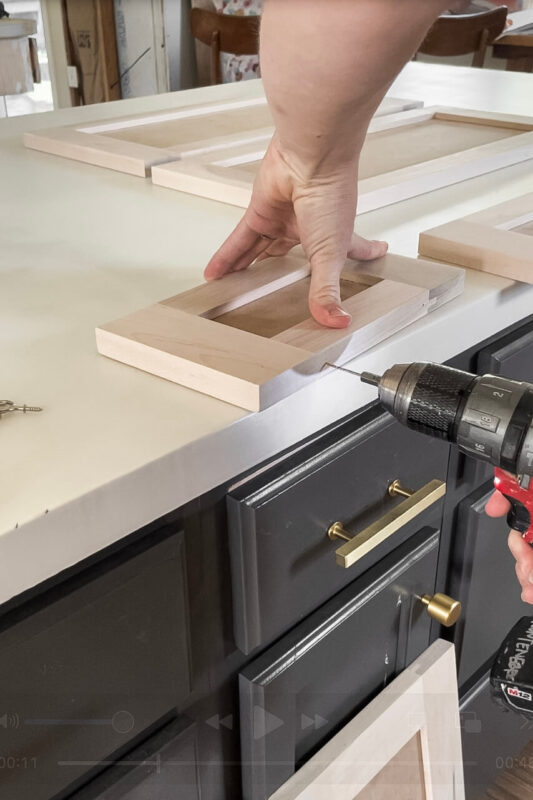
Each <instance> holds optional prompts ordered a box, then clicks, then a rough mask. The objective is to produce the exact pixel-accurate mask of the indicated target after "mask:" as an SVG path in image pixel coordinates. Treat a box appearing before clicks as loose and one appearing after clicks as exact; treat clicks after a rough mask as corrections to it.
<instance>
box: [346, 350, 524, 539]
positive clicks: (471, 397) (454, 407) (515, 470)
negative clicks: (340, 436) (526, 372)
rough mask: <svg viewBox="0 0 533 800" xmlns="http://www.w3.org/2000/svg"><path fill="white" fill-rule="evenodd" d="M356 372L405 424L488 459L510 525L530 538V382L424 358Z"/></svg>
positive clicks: (471, 454)
mask: <svg viewBox="0 0 533 800" xmlns="http://www.w3.org/2000/svg"><path fill="white" fill-rule="evenodd" d="M341 369H343V368H341ZM355 374H356V375H358V376H359V377H360V378H361V380H362V381H363V382H364V383H370V384H372V385H374V386H377V389H378V395H379V399H380V402H381V403H382V405H383V406H384V407H385V408H386V409H387V411H389V412H390V413H391V414H392V415H393V416H394V417H395V418H396V419H397V420H398V421H399V422H401V423H402V424H403V425H406V426H407V427H408V428H411V429H412V430H415V431H419V432H420V433H426V434H428V435H429V436H434V437H436V438H438V439H445V440H446V441H448V442H452V443H453V444H455V445H457V447H458V448H459V450H461V452H463V453H466V454H467V455H469V456H472V457H473V458H477V459H478V460H480V461H486V462H488V463H489V464H492V465H493V466H494V467H495V470H494V472H495V478H494V485H495V486H496V488H497V489H498V490H499V491H500V492H501V493H502V494H503V495H505V497H506V498H507V499H508V500H509V502H510V504H511V509H510V511H509V514H508V517H507V521H508V523H509V526H510V527H511V528H514V529H515V530H517V531H519V532H520V533H521V534H522V536H523V537H524V539H525V540H526V541H527V542H529V543H530V544H532V543H533V384H530V383H524V382H522V383H520V382H518V381H512V380H510V379H509V378H501V377H499V376H496V375H472V374H470V373H469V372H462V371H461V370H458V369H452V368H451V367H445V366H442V365H440V364H427V363H414V364H396V365H395V366H393V367H391V368H390V369H388V370H387V371H386V372H385V373H384V375H382V376H378V375H373V374H372V373H370V372H363V373H355Z"/></svg>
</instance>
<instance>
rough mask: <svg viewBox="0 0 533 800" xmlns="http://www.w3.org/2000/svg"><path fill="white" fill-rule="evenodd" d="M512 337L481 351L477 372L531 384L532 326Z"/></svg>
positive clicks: (532, 376)
mask: <svg viewBox="0 0 533 800" xmlns="http://www.w3.org/2000/svg"><path fill="white" fill-rule="evenodd" d="M521 330H523V329H521ZM513 337H514V338H511V339H510V340H507V339H504V340H503V341H502V342H499V343H497V344H493V345H491V346H490V347H487V348H485V349H484V350H481V352H480V354H479V358H478V372H490V373H491V374H492V375H504V376H505V377H506V378H512V379H513V380H515V381H529V382H533V324H532V325H530V326H529V330H528V329H526V330H524V331H523V333H520V332H518V334H517V333H516V332H515V333H514V334H513Z"/></svg>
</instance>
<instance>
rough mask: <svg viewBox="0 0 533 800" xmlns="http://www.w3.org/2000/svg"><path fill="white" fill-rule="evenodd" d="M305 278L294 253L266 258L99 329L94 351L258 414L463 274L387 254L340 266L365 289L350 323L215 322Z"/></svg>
mask: <svg viewBox="0 0 533 800" xmlns="http://www.w3.org/2000/svg"><path fill="white" fill-rule="evenodd" d="M309 274H310V266H309V264H308V262H307V261H306V260H305V259H303V258H300V257H298V256H295V255H289V256H284V257H283V258H273V259H269V260H268V261H267V262H262V263H260V264H258V265H257V266H255V267H252V268H249V269H248V270H245V271H242V272H239V273H233V274H231V275H228V276H226V277H225V278H224V279H223V280H220V281H214V282H211V283H207V284H204V285H202V286H199V287H196V288H195V289H192V290H190V291H189V292H185V293H182V294H179V295H176V296H175V297H171V298H169V299H167V300H164V301H162V302H160V303H156V304H155V305H152V306H150V307H148V308H145V309H142V310H140V311H137V312H135V313H133V314H130V315H129V316H127V317H124V318H122V319H119V320H116V321H115V322H111V323H109V324H107V325H103V326H101V327H99V328H97V329H96V340H97V347H98V350H99V352H100V353H101V354H103V355H106V356H108V357H110V358H113V359H115V360H117V361H122V362H124V363H127V364H130V365H131V366H134V367H137V368H138V369H142V370H144V371H147V372H150V373H152V374H155V375H158V376H160V377H163V378H166V379H168V380H172V381H174V382H176V383H180V384H181V385H183V386H187V387H189V388H192V389H196V390H198V391H201V392H204V393H206V394H210V395H212V396H214V397H217V398H219V399H222V400H226V401H227V402H230V403H233V404H235V405H238V406H241V407H243V408H246V409H249V410H251V411H259V410H261V409H263V408H266V407H268V406H270V405H272V404H273V403H275V402H277V401H278V400H280V399H282V398H283V397H286V396H288V395H289V394H292V393H293V392H294V391H296V390H297V389H299V388H301V387H303V386H305V385H306V384H307V383H309V382H310V381H311V380H316V378H317V377H319V376H320V375H323V374H324V372H323V370H322V368H323V366H324V363H325V362H326V361H331V362H335V361H338V360H341V361H343V362H345V361H347V360H348V359H350V358H352V357H354V356H356V355H358V354H359V353H361V352H363V351H365V350H367V349H368V348H370V347H372V346H373V345H374V344H377V343H378V342H380V341H382V340H383V339H384V338H387V337H388V336H390V335H392V334H393V333H395V332H397V331H399V330H401V329H402V328H404V327H405V326H407V325H409V324H410V323H411V322H413V321H414V320H416V319H419V318H420V317H422V316H424V315H425V314H426V313H427V312H428V311H429V309H430V307H431V308H434V307H436V306H437V305H440V304H441V303H443V302H446V301H447V300H448V299H451V298H452V297H454V296H456V295H457V294H458V293H460V292H461V291H462V287H463V280H464V273H463V271H462V270H457V269H456V268H454V267H447V266H445V265H435V264H431V263H429V262H419V261H415V260H413V259H409V258H404V257H401V256H395V255H387V256H385V257H384V258H382V259H378V260H377V261H374V262H367V263H364V264H362V263H360V264H359V265H355V264H354V263H353V262H349V263H348V264H347V266H346V267H345V269H344V271H343V273H342V276H341V277H342V279H343V280H345V281H348V282H349V281H351V282H354V283H356V284H360V285H361V284H366V287H367V288H365V289H363V290H362V291H359V293H358V294H355V295H353V296H352V297H349V298H348V299H347V300H345V301H344V307H345V308H346V310H347V311H348V312H350V313H351V314H352V322H351V324H350V325H349V327H348V328H345V329H342V330H341V329H336V330H335V329H331V328H324V327H322V326H320V325H319V324H318V323H316V322H315V321H314V320H313V319H312V318H311V317H309V318H307V319H306V320H304V321H303V322H300V323H299V324H296V325H293V326H292V327H289V328H288V329H286V330H283V331H282V332H281V333H279V334H277V335H275V336H273V337H271V338H266V337H264V336H261V335H259V334H256V333H249V332H247V331H245V330H241V329H238V328H235V327H230V326H228V325H225V324H221V323H217V322H216V318H217V317H219V316H221V315H222V314H225V313H228V312H229V311H231V310H232V309H236V308H239V307H242V306H245V305H247V304H248V303H251V302H252V301H254V300H256V299H258V298H261V297H263V296H265V295H268V294H273V293H275V292H276V291H277V290H279V289H281V288H283V287H286V286H288V285H290V284H293V283H295V282H296V281H299V280H302V279H303V278H306V277H307V276H309Z"/></svg>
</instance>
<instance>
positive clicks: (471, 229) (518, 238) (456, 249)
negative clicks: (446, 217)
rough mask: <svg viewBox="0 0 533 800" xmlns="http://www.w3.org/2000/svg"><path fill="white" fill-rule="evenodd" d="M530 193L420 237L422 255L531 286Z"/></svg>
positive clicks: (532, 200) (532, 206)
mask: <svg viewBox="0 0 533 800" xmlns="http://www.w3.org/2000/svg"><path fill="white" fill-rule="evenodd" d="M529 224H530V225H531V230H532V232H533V192H531V193H529V194H525V195H522V197H517V198H515V199H514V200H508V201H507V202H505V203H500V204H499V205H496V206H492V207H491V208H487V209H485V210H484V211H479V212H477V213H476V214H470V215H469V216H467V217H463V218H461V219H456V220H453V222H448V223H447V224H445V225H439V226H438V227H437V228H431V229H430V230H427V231H424V232H423V233H421V234H420V238H419V245H418V249H419V252H420V253H421V254H422V255H424V256H429V257H431V258H435V259H439V260H442V261H447V262H450V263H453V264H460V265H461V266H463V267H471V268H472V269H477V270H480V271H482V272H490V273H492V274H494V275H501V276H502V277H504V278H510V279H511V280H516V281H523V282H524V283H533V236H532V235H531V234H528V233H521V232H520V231H519V230H516V229H517V228H519V227H520V226H523V225H529Z"/></svg>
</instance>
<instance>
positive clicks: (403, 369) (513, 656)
mask: <svg viewBox="0 0 533 800" xmlns="http://www.w3.org/2000/svg"><path fill="white" fill-rule="evenodd" d="M329 366H335V365H334V364H331V365H329ZM337 369H342V370H343V371H346V372H352V374H355V375H357V376H358V377H359V378H360V379H361V380H362V381H363V382H364V383H369V384H372V385H373V386H376V387H377V389H378V394H379V399H380V401H381V403H382V404H383V406H384V407H385V408H386V409H387V410H388V411H389V412H390V413H391V414H392V415H393V416H394V417H395V418H396V419H397V420H398V421H399V422H401V423H402V424H403V425H406V426H407V427H408V428H411V429H413V430H415V431H420V432H421V433H427V434H429V435H430V436H435V437H437V438H439V439H445V440H446V441H448V442H452V443H453V444H455V445H457V447H458V448H459V450H461V451H462V452H463V453H466V454H467V455H469V456H472V457H473V458H477V459H479V460H481V461H486V462H488V463H490V464H492V465H493V466H494V467H495V470H494V472H495V477H494V485H495V487H496V488H497V489H498V490H499V491H500V492H501V493H502V494H504V495H505V497H506V498H507V499H508V500H509V503H510V504H511V509H510V511H509V514H508V515H507V522H508V523H509V527H511V528H514V529H515V530H517V531H519V532H520V533H521V534H522V536H523V538H524V539H525V541H526V542H528V543H529V544H531V545H532V546H533V384H530V383H524V382H522V383H520V382H518V381H512V380H509V379H508V378H501V377H498V376H495V375H481V376H480V375H471V374H470V373H468V372H462V371H461V370H458V369H452V368H451V367H445V366H441V365H439V364H428V363H414V364H396V365H395V366H393V367H391V368H390V369H388V370H387V371H386V372H385V373H384V375H382V376H378V375H373V374H372V373H369V372H363V373H353V371H352V370H346V369H345V368H344V367H337ZM491 685H492V693H493V696H494V698H495V699H496V700H497V702H499V703H500V704H502V705H503V706H505V707H506V708H507V709H512V710H514V711H518V712H519V713H521V714H523V715H526V716H533V617H522V619H520V620H519V622H517V624H516V625H515V626H514V627H513V628H512V630H511V631H510V632H509V634H508V635H507V637H506V638H505V641H504V642H503V644H502V645H501V647H500V650H499V652H498V654H497V656H496V660H495V661H494V664H493V667H492V671H491Z"/></svg>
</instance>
